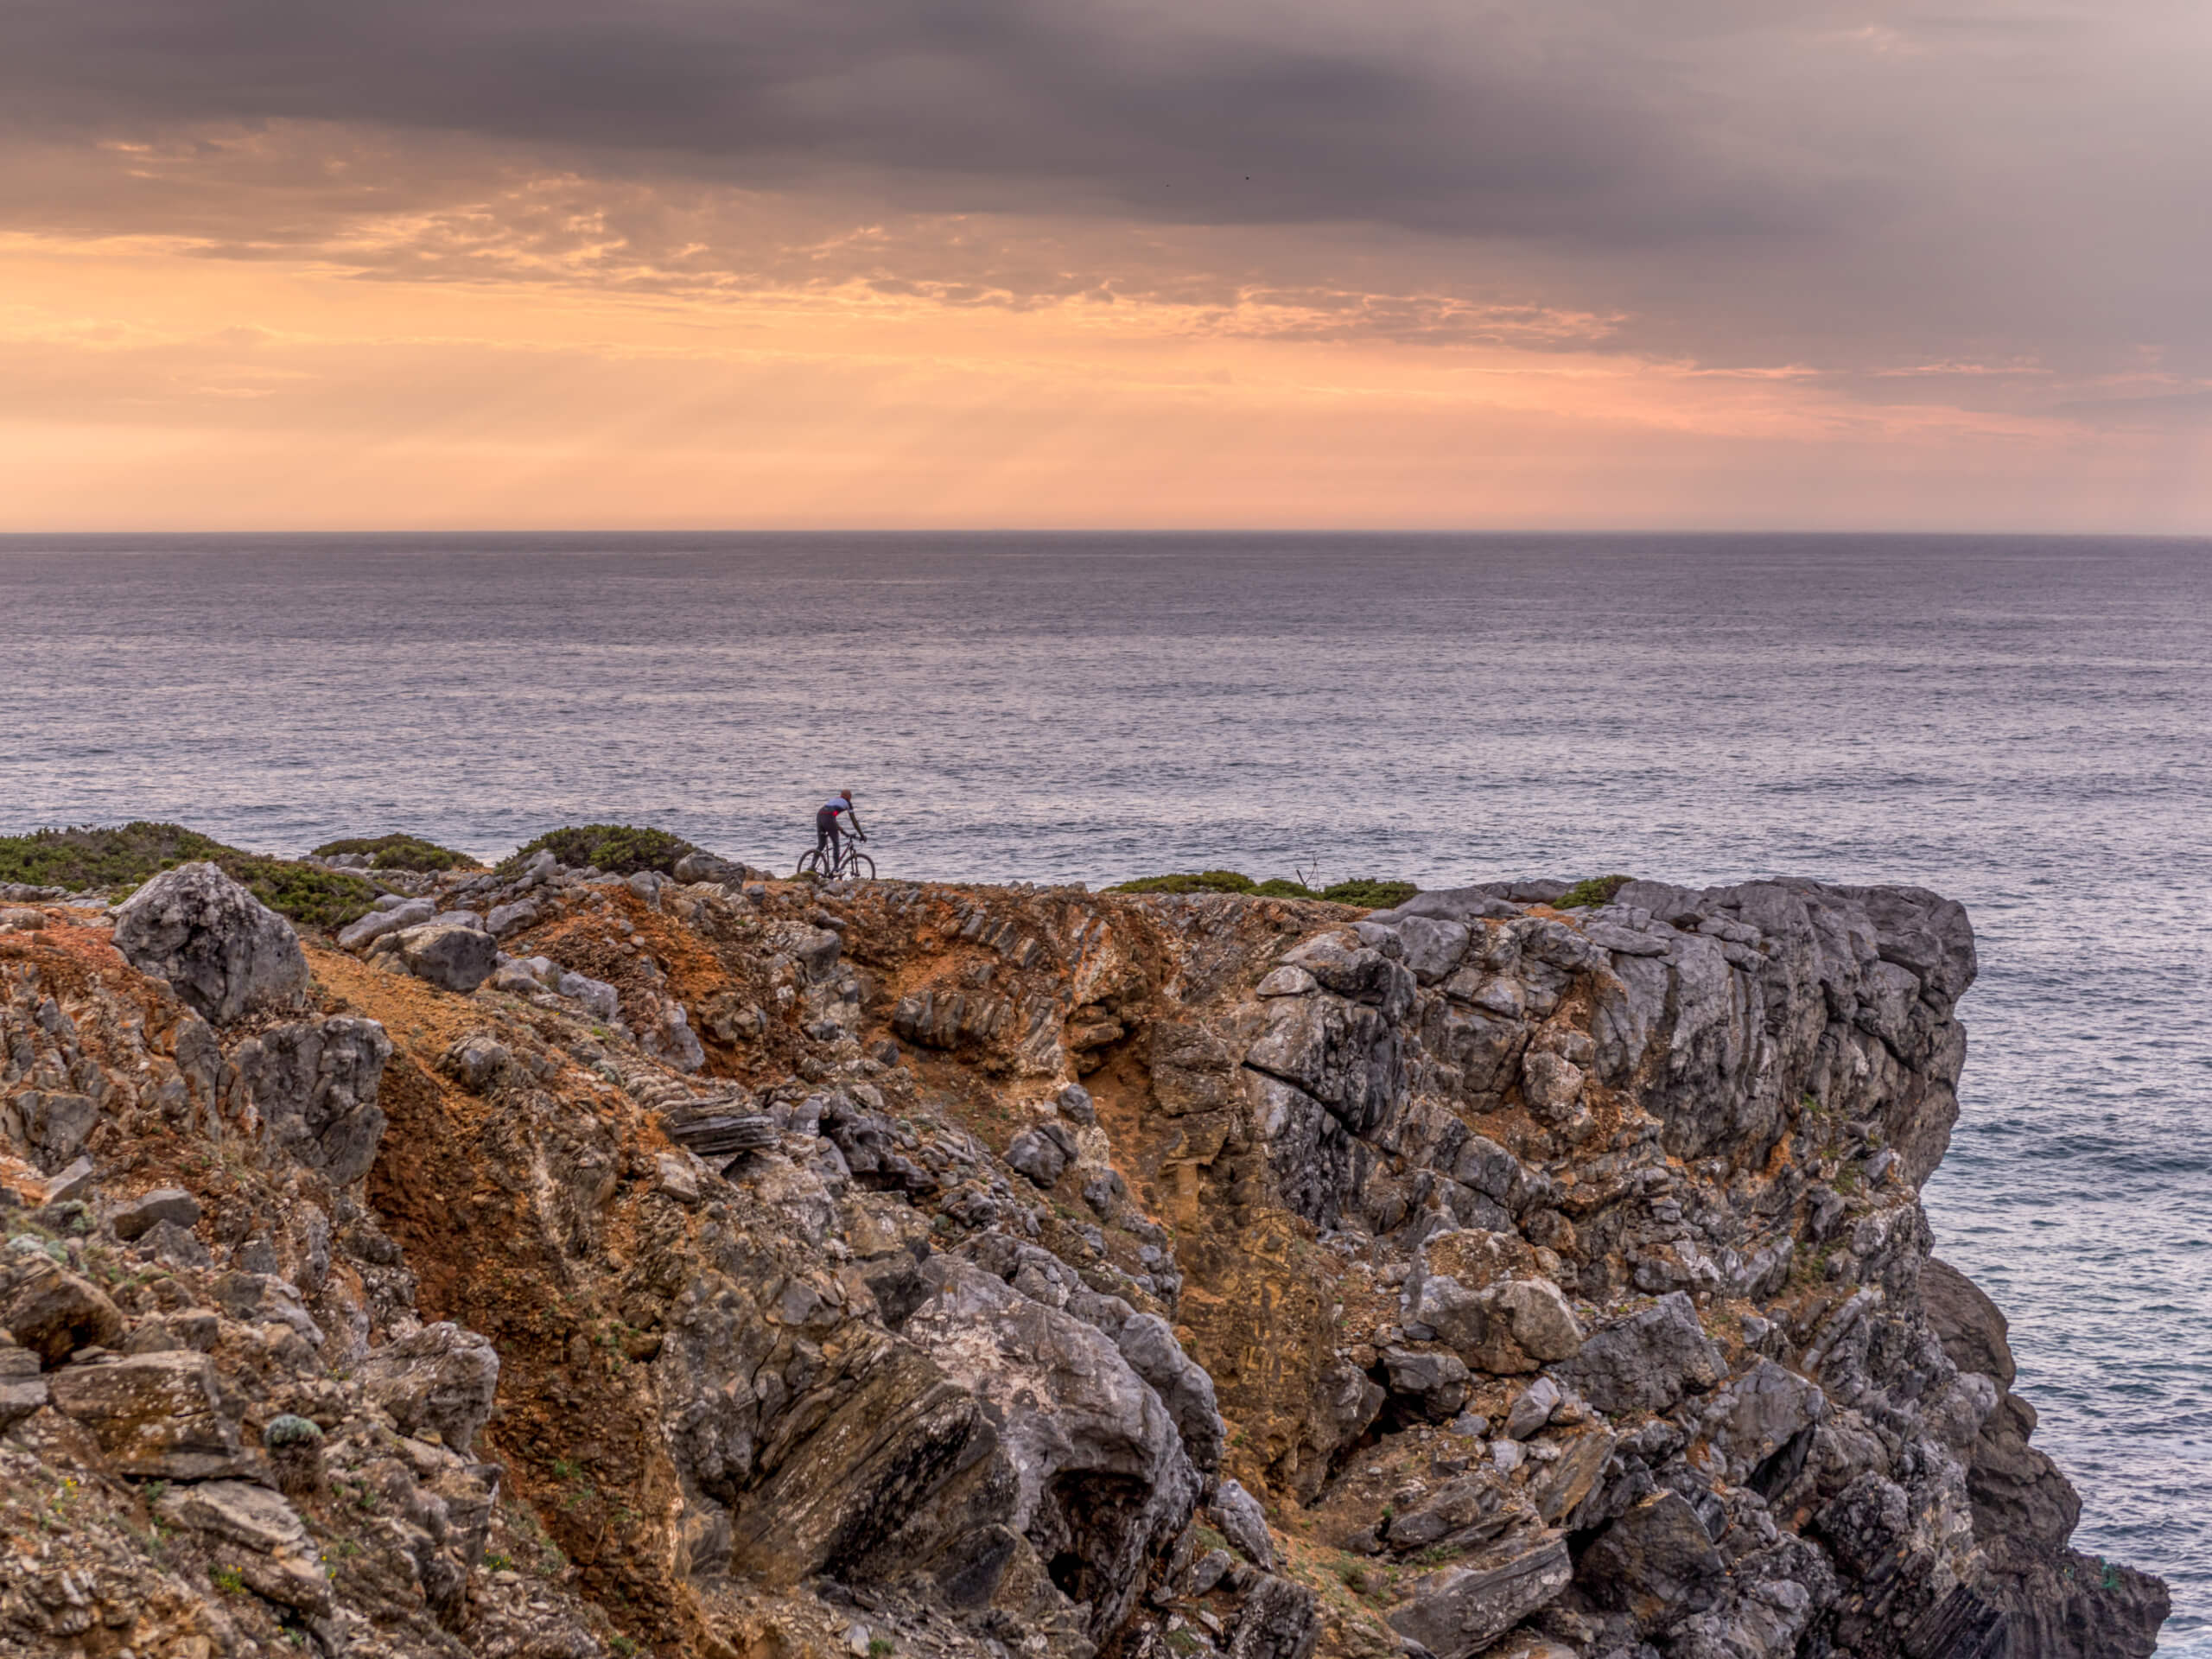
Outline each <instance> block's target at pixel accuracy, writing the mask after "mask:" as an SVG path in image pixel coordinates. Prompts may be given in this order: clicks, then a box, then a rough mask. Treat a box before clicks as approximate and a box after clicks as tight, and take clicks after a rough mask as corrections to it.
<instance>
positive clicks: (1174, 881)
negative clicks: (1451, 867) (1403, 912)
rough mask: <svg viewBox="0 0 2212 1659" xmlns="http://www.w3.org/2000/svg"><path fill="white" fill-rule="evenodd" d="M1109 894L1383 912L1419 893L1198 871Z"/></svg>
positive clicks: (1368, 879)
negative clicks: (1322, 903) (1248, 899)
mask: <svg viewBox="0 0 2212 1659" xmlns="http://www.w3.org/2000/svg"><path fill="white" fill-rule="evenodd" d="M1107 891H1108V892H1109V893H1249V894H1250V895H1252V896H1253V897H1254V898H1258V899H1325V900H1326V901H1327V902H1328V903H1330V904H1332V905H1357V906H1360V907H1361V908H1362V909H1363V910H1387V909H1389V907H1390V906H1393V905H1402V904H1403V903H1405V901H1406V900H1407V899H1410V898H1412V897H1413V896H1414V894H1415V893H1419V892H1420V891H1421V889H1420V888H1419V887H1416V886H1414V883H1412V882H1410V881H1385V880H1381V879H1380V878H1378V877H1376V876H1360V877H1357V878H1356V879H1354V880H1350V881H1338V882H1335V883H1332V885H1330V886H1328V887H1319V888H1316V887H1307V886H1306V884H1305V883H1304V882H1302V881H1293V880H1288V879H1287V878H1286V877H1283V876H1280V875H1277V876H1271V877H1269V878H1268V880H1265V881H1255V880H1253V879H1252V878H1251V877H1250V876H1249V875H1245V874H1241V873H1239V872H1238V871H1236V870H1199V871H1198V872H1196V873H1195V874H1188V873H1186V874H1180V875H1145V876H1139V877H1138V878H1137V879H1136V880H1134V881H1124V882H1122V884H1121V885H1120V886H1118V887H1109V888H1108V889H1107Z"/></svg>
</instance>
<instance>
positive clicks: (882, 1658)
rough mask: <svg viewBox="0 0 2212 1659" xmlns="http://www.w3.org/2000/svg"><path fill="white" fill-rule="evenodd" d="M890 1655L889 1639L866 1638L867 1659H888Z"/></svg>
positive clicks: (880, 1637) (881, 1637)
mask: <svg viewBox="0 0 2212 1659" xmlns="http://www.w3.org/2000/svg"><path fill="white" fill-rule="evenodd" d="M890 1655H891V1638H890V1637H887V1636H871V1637H868V1659H890Z"/></svg>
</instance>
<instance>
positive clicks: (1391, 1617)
mask: <svg viewBox="0 0 2212 1659" xmlns="http://www.w3.org/2000/svg"><path fill="white" fill-rule="evenodd" d="M1573 1575H1574V1569H1573V1564H1572V1563H1571V1562H1570V1560H1568V1557H1567V1541H1566V1540H1565V1539H1563V1538H1562V1537H1560V1535H1559V1534H1557V1533H1555V1532H1548V1533H1544V1534H1541V1535H1539V1536H1537V1537H1535V1538H1534V1539H1531V1540H1529V1541H1522V1542H1516V1543H1515V1544H1512V1545H1510V1546H1505V1547H1502V1548H1498V1549H1497V1550H1494V1551H1492V1552H1491V1553H1490V1554H1487V1555H1485V1556H1484V1557H1483V1558H1481V1560H1479V1561H1478V1562H1477V1563H1471V1564H1469V1565H1467V1566H1465V1567H1446V1568H1445V1569H1444V1570H1443V1571H1442V1572H1440V1573H1430V1574H1429V1575H1428V1576H1427V1578H1424V1579H1421V1580H1419V1581H1418V1582H1417V1583H1416V1584H1415V1585H1414V1593H1413V1596H1412V1598H1411V1599H1409V1600H1408V1601H1404V1602H1402V1603H1400V1604H1399V1605H1397V1606H1396V1607H1395V1608H1393V1609H1391V1611H1390V1612H1389V1614H1388V1615H1387V1618H1388V1621H1389V1626H1390V1628H1391V1629H1392V1630H1395V1631H1397V1633H1398V1634H1399V1635H1401V1636H1402V1637H1408V1638H1410V1639H1411V1640H1413V1641H1415V1642H1418V1643H1421V1646H1422V1647H1424V1648H1426V1649H1428V1651H1429V1652H1430V1653H1431V1654H1433V1655H1434V1656H1435V1659H1471V1656H1473V1655H1475V1654H1478V1653H1480V1652H1481V1651H1482V1650H1483V1649H1484V1648H1486V1647H1488V1646H1489V1645H1490V1644H1491V1643H1493V1642H1495V1641H1497V1638H1498V1637H1501V1636H1503V1635H1504V1634H1505V1632H1506V1631H1508V1630H1511V1629H1512V1628H1513V1627H1514V1626H1515V1625H1516V1624H1519V1623H1520V1622H1521V1621H1522V1619H1524V1618H1527V1617H1528V1616H1529V1614H1531V1613H1533V1612H1535V1611H1538V1610H1539V1609H1541V1608H1542V1607H1544V1606H1546V1605H1549V1604H1550V1603H1551V1602H1553V1601H1554V1600H1556V1599H1558V1598H1559V1596H1560V1592H1563V1591H1564V1590H1565V1589H1566V1588H1567V1585H1568V1584H1569V1583H1570V1582H1571V1581H1572V1580H1573Z"/></svg>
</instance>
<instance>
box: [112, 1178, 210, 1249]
mask: <svg viewBox="0 0 2212 1659" xmlns="http://www.w3.org/2000/svg"><path fill="white" fill-rule="evenodd" d="M165 1221H167V1222H174V1223H175V1224H176V1225H178V1226H179V1227H186V1228H190V1227H196V1226H198V1225H199V1224H200V1200H199V1199H197V1198H194V1197H193V1196H192V1194H191V1193H189V1192H186V1191H185V1190H184V1189H183V1188H182V1187H181V1186H157V1187H156V1188H155V1189H154V1190H153V1191H152V1192H142V1193H140V1194H139V1195H138V1196H137V1198H125V1199H124V1201H123V1202H122V1203H121V1204H119V1205H117V1206H116V1208H115V1211H114V1213H113V1214H111V1216H109V1217H108V1224H109V1225H110V1226H111V1227H113V1228H114V1229H115V1236H117V1237H118V1238H121V1239H133V1238H138V1237H141V1236H143V1235H145V1234H147V1233H149V1232H151V1231H152V1230H154V1229H155V1228H156V1227H157V1226H159V1225H160V1224H162V1222H165Z"/></svg>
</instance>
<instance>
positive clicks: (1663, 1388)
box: [1559, 1291, 1728, 1412]
mask: <svg viewBox="0 0 2212 1659" xmlns="http://www.w3.org/2000/svg"><path fill="white" fill-rule="evenodd" d="M1727 1374H1728V1372H1727V1366H1726V1363H1725V1362H1724V1361H1723V1360H1722V1359H1721V1357H1720V1351H1719V1349H1717V1348H1715V1347H1714V1346H1713V1340H1712V1338H1709V1337H1707V1335H1706V1334H1705V1330H1704V1327H1703V1326H1701V1325H1699V1323H1698V1319H1697V1309H1696V1308H1695V1306H1693V1305H1692V1304H1691V1301H1690V1299H1689V1298H1688V1296H1687V1295H1685V1294H1682V1293H1681V1291H1675V1292H1674V1293H1672V1294H1669V1295H1666V1296H1662V1297H1661V1298H1660V1299H1659V1300H1657V1301H1656V1303H1654V1304H1653V1305H1652V1306H1649V1307H1648V1308H1646V1309H1644V1310H1643V1312H1642V1313H1636V1314H1632V1315H1630V1317H1629V1318H1627V1319H1623V1320H1621V1321H1620V1322H1619V1323H1618V1324H1617V1325H1608V1326H1606V1327H1605V1329H1604V1330H1603V1331H1600V1332H1598V1334H1597V1335H1596V1336H1594V1337H1592V1338H1590V1339H1589V1341H1587V1342H1586V1343H1584V1344H1582V1347H1581V1349H1580V1351H1579V1352H1577V1353H1576V1354H1575V1356H1574V1357H1573V1358H1572V1359H1570V1360H1568V1361H1567V1363H1565V1364H1564V1365H1561V1366H1560V1369H1559V1375H1560V1380H1561V1381H1562V1382H1564V1383H1566V1384H1567V1386H1568V1387H1570V1388H1572V1389H1574V1390H1575V1391H1576V1392H1578V1393H1579V1394H1580V1395H1582V1397H1583V1398H1584V1399H1586V1400H1587V1401H1588V1402H1590V1403H1591V1404H1592V1405H1593V1406H1595V1407H1597V1408H1598V1409H1599V1410H1600V1411H1604V1412H1624V1411H1665V1410H1668V1409H1669V1408H1671V1407H1672V1406H1673V1405H1674V1404H1675V1402H1676V1401H1678V1400H1680V1399H1681V1397H1682V1395H1684V1394H1686V1393H1690V1392H1702V1391H1703V1390H1705V1389H1710V1388H1712V1387H1713V1384H1715V1383H1718V1382H1719V1381H1720V1379H1721V1378H1722V1377H1724V1376H1726V1375H1727Z"/></svg>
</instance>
